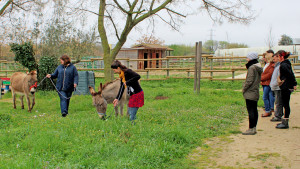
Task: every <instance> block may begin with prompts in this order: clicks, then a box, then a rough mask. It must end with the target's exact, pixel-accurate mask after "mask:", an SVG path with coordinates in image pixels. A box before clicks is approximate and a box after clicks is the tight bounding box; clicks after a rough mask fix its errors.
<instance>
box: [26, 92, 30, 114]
mask: <svg viewBox="0 0 300 169" xmlns="http://www.w3.org/2000/svg"><path fill="white" fill-rule="evenodd" d="M26 99H27V105H28V112H31V108H30V98H29V96H28V95H26Z"/></svg>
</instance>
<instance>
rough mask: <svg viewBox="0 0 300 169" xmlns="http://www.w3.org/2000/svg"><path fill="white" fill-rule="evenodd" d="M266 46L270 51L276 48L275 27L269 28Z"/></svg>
mask: <svg viewBox="0 0 300 169" xmlns="http://www.w3.org/2000/svg"><path fill="white" fill-rule="evenodd" d="M265 42H266V45H267V46H268V47H269V49H272V48H273V47H274V35H273V27H272V26H270V27H269V33H268V36H267V39H266V40H265Z"/></svg>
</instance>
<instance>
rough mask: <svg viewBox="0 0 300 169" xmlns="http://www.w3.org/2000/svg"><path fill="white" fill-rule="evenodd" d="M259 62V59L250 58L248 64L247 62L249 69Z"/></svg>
mask: <svg viewBox="0 0 300 169" xmlns="http://www.w3.org/2000/svg"><path fill="white" fill-rule="evenodd" d="M256 63H258V61H257V59H253V60H250V61H249V62H248V63H247V64H246V68H247V69H249V67H250V66H252V65H254V64H256Z"/></svg>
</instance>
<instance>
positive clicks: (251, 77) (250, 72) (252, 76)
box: [243, 67, 255, 93]
mask: <svg viewBox="0 0 300 169" xmlns="http://www.w3.org/2000/svg"><path fill="white" fill-rule="evenodd" d="M254 69H255V68H254V67H251V68H249V69H248V73H247V78H246V81H245V83H244V87H243V93H245V92H246V91H247V90H248V89H249V88H250V87H251V85H252V84H253V82H254V79H255V73H254Z"/></svg>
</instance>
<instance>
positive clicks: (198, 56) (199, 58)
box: [197, 41, 202, 94]
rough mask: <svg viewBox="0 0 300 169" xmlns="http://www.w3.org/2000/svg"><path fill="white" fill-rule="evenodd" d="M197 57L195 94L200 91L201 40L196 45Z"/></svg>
mask: <svg viewBox="0 0 300 169" xmlns="http://www.w3.org/2000/svg"><path fill="white" fill-rule="evenodd" d="M197 51H198V52H197V58H198V61H199V62H198V65H197V66H198V83H197V94H199V93H200V80H201V68H202V41H200V42H199V43H198V47H197Z"/></svg>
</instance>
